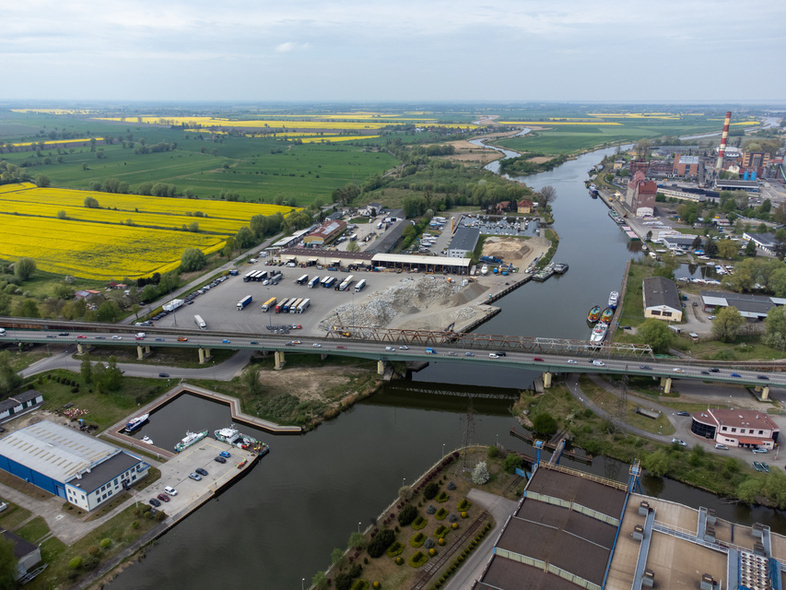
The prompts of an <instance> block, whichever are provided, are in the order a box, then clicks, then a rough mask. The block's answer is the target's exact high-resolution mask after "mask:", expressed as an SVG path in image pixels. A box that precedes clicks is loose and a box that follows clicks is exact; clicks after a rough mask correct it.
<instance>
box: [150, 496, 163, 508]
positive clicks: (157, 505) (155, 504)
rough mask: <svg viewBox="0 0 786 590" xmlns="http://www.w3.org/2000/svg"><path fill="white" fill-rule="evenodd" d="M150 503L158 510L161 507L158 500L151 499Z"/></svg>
mask: <svg viewBox="0 0 786 590" xmlns="http://www.w3.org/2000/svg"><path fill="white" fill-rule="evenodd" d="M149 502H150V505H151V506H155V507H156V508H158V507H159V506H161V502H159V501H158V500H157V499H156V498H150V500H149Z"/></svg>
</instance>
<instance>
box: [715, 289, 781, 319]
mask: <svg viewBox="0 0 786 590" xmlns="http://www.w3.org/2000/svg"><path fill="white" fill-rule="evenodd" d="M701 302H702V304H703V305H704V306H705V307H714V306H718V307H736V308H737V311H739V312H740V315H741V316H742V317H747V318H762V317H766V316H767V314H768V313H769V311H770V310H771V309H772V308H773V307H775V306H776V305H783V303H784V300H783V299H780V298H776V297H767V296H766V295H743V294H742V293H724V292H723V291H701Z"/></svg>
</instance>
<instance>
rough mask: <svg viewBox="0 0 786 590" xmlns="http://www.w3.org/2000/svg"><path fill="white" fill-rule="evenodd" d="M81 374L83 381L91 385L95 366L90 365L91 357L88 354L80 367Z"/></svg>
mask: <svg viewBox="0 0 786 590" xmlns="http://www.w3.org/2000/svg"><path fill="white" fill-rule="evenodd" d="M79 373H80V374H81V375H82V381H84V382H85V383H87V384H89V383H90V382H91V381H92V380H93V365H92V364H91V363H90V355H89V354H86V355H85V356H84V358H83V359H82V365H81V366H80V367H79Z"/></svg>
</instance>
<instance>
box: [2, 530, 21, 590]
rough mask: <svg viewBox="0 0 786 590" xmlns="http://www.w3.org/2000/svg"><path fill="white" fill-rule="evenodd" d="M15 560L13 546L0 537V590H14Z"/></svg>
mask: <svg viewBox="0 0 786 590" xmlns="http://www.w3.org/2000/svg"><path fill="white" fill-rule="evenodd" d="M16 568H17V559H16V557H14V544H13V543H12V542H11V541H7V540H6V538H5V537H4V536H3V535H0V588H9V589H10V588H16V587H17V583H16Z"/></svg>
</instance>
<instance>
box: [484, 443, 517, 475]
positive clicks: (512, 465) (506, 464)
mask: <svg viewBox="0 0 786 590" xmlns="http://www.w3.org/2000/svg"><path fill="white" fill-rule="evenodd" d="M491 448H492V449H496V448H497V447H491ZM523 466H524V457H522V456H521V455H517V454H516V453H509V454H508V456H507V457H505V460H504V461H503V462H502V469H503V470H504V471H505V473H515V472H516V469H521V468H522V467H523Z"/></svg>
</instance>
